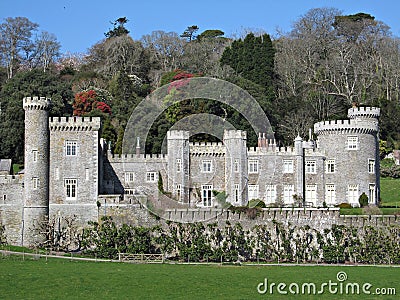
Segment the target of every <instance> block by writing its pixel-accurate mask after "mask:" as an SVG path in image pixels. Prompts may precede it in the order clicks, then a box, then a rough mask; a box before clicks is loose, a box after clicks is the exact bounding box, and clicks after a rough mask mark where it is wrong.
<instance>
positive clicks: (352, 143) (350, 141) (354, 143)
mask: <svg viewBox="0 0 400 300" xmlns="http://www.w3.org/2000/svg"><path fill="white" fill-rule="evenodd" d="M357 149H358V136H352V135H350V136H348V137H347V150H357Z"/></svg>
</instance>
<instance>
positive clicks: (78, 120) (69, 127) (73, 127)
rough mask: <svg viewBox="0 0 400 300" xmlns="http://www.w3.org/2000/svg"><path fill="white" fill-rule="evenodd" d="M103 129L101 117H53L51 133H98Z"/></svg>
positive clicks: (50, 121)
mask: <svg viewBox="0 0 400 300" xmlns="http://www.w3.org/2000/svg"><path fill="white" fill-rule="evenodd" d="M100 127H101V121H100V117H76V116H74V117H51V118H49V128H50V130H51V131H96V130H99V129H100Z"/></svg>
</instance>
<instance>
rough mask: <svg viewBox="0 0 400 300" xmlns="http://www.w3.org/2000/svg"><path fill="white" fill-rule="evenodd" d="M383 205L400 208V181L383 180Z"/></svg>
mask: <svg viewBox="0 0 400 300" xmlns="http://www.w3.org/2000/svg"><path fill="white" fill-rule="evenodd" d="M381 199H382V205H383V206H385V205H391V206H392V205H397V206H398V207H400V179H392V178H381Z"/></svg>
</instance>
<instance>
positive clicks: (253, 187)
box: [249, 184, 258, 200]
mask: <svg viewBox="0 0 400 300" xmlns="http://www.w3.org/2000/svg"><path fill="white" fill-rule="evenodd" d="M252 199H258V184H249V200H252Z"/></svg>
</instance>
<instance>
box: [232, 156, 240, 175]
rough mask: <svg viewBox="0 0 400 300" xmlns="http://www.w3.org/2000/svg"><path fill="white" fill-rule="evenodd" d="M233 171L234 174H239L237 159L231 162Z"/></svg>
mask: <svg viewBox="0 0 400 300" xmlns="http://www.w3.org/2000/svg"><path fill="white" fill-rule="evenodd" d="M233 171H234V172H235V173H238V172H239V160H238V159H235V160H234V162H233Z"/></svg>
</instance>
